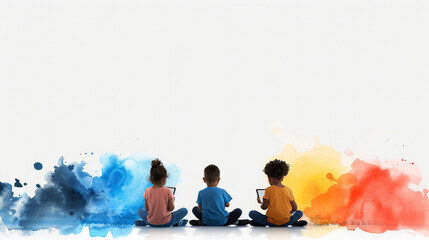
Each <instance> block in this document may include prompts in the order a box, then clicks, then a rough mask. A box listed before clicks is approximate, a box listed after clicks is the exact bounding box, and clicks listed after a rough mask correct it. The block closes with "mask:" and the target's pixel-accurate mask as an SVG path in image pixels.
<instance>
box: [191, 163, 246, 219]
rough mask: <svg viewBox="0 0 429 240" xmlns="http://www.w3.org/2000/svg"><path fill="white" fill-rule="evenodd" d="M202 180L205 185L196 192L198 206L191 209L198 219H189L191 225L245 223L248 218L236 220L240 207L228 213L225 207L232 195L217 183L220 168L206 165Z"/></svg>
mask: <svg viewBox="0 0 429 240" xmlns="http://www.w3.org/2000/svg"><path fill="white" fill-rule="evenodd" d="M203 181H204V182H205V183H206V184H207V187H206V188H204V189H203V190H201V191H199V192H198V198H197V203H198V206H197V207H194V208H193V209H192V213H193V214H194V215H195V217H197V218H198V220H191V221H190V222H189V223H190V224H191V225H193V226H202V225H209V226H222V225H223V226H227V225H231V224H236V225H246V224H247V223H249V222H250V221H249V220H238V218H239V217H240V216H241V209H239V208H236V209H234V211H232V212H230V213H228V212H227V211H226V210H225V207H229V202H230V201H231V199H232V197H231V196H230V195H229V194H228V193H227V192H226V191H225V190H223V189H222V188H218V187H217V185H218V184H219V181H220V170H219V168H218V167H216V166H215V165H213V164H211V165H208V166H207V167H206V168H205V169H204V177H203Z"/></svg>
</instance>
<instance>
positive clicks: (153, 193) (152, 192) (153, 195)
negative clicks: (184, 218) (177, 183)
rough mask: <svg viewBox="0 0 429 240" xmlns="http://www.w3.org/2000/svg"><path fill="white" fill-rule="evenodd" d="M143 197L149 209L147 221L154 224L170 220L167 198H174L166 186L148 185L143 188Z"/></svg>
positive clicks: (161, 223)
mask: <svg viewBox="0 0 429 240" xmlns="http://www.w3.org/2000/svg"><path fill="white" fill-rule="evenodd" d="M143 197H144V199H145V200H146V202H147V205H148V207H149V209H150V211H149V212H148V215H147V221H148V222H150V223H151V224H154V225H163V224H166V223H168V222H169V221H170V220H171V213H170V211H168V209H167V207H166V206H168V200H170V199H172V198H174V196H173V194H172V193H171V190H170V189H168V188H166V187H149V188H147V189H146V190H145V192H144V195H143Z"/></svg>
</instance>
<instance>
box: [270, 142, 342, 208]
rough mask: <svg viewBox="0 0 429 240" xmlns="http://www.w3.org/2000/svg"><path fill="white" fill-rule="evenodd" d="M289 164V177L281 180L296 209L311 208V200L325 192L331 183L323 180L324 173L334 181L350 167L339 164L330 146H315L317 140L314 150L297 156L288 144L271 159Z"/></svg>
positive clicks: (295, 151)
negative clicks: (288, 191)
mask: <svg viewBox="0 0 429 240" xmlns="http://www.w3.org/2000/svg"><path fill="white" fill-rule="evenodd" d="M276 158H277V159H281V160H283V161H286V162H287V163H288V164H289V165H290V170H289V174H288V175H287V176H286V177H285V179H284V180H283V184H284V185H286V186H288V187H289V188H290V189H291V190H292V192H293V194H294V197H295V201H296V203H297V205H298V209H301V210H303V209H305V208H306V207H310V206H311V200H312V199H314V198H315V197H316V196H318V195H319V194H322V193H325V192H326V191H327V190H328V188H329V187H330V186H332V185H334V184H335V182H334V181H332V180H329V179H328V178H327V175H328V173H331V174H332V175H331V176H333V177H335V178H337V177H338V176H340V175H341V174H343V173H345V172H347V171H348V170H349V169H350V168H349V167H346V166H344V165H342V164H341V160H342V157H341V154H340V153H339V152H338V151H336V150H334V149H333V148H332V147H331V146H326V145H319V143H318V140H317V138H315V141H314V148H313V149H312V150H310V151H308V152H304V153H299V152H297V150H296V148H295V147H294V146H292V145H286V147H285V148H284V149H283V151H282V152H281V153H280V154H278V155H276V156H273V157H272V158H270V159H269V161H271V160H273V159H276Z"/></svg>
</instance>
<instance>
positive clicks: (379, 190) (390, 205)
mask: <svg viewBox="0 0 429 240" xmlns="http://www.w3.org/2000/svg"><path fill="white" fill-rule="evenodd" d="M385 162H387V161H385ZM402 162H406V161H404V160H403V159H402ZM379 163H380V162H379ZM385 165H386V164H385ZM393 165H394V166H396V167H392V166H390V168H385V167H386V166H383V167H380V166H382V164H376V163H375V164H372V163H367V162H364V161H361V160H359V159H356V160H355V161H354V162H353V164H352V169H351V170H350V172H348V173H345V174H342V175H341V176H340V177H339V178H338V179H335V178H334V177H333V175H332V174H331V173H328V174H326V175H325V176H326V179H329V180H331V181H333V182H334V183H335V184H334V185H332V186H330V187H329V189H328V190H327V191H326V192H325V193H323V194H320V195H318V196H317V197H315V198H314V199H313V200H312V201H311V207H307V208H305V209H304V213H305V214H306V215H307V216H308V217H309V218H310V220H311V221H312V222H313V223H317V224H339V225H341V226H346V227H347V228H348V229H349V230H355V229H356V228H358V227H359V228H360V229H362V230H364V231H367V232H371V233H382V232H385V231H387V230H400V229H413V230H415V231H417V232H419V233H422V234H423V235H426V236H428V235H429V200H428V196H427V193H428V190H427V189H424V190H423V191H422V192H421V191H413V190H411V189H410V188H409V184H411V183H412V184H418V183H419V182H420V181H421V177H419V176H418V174H419V170H418V169H415V171H414V173H415V174H412V173H411V172H412V171H411V170H410V168H409V166H406V165H403V166H401V165H400V164H393ZM408 165H414V164H408ZM401 168H402V169H406V171H400V169H401Z"/></svg>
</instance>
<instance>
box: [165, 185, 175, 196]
mask: <svg viewBox="0 0 429 240" xmlns="http://www.w3.org/2000/svg"><path fill="white" fill-rule="evenodd" d="M165 187H166V188H169V189H170V190H171V193H172V194H173V195H174V193H175V192H176V188H175V187H167V186H165Z"/></svg>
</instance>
